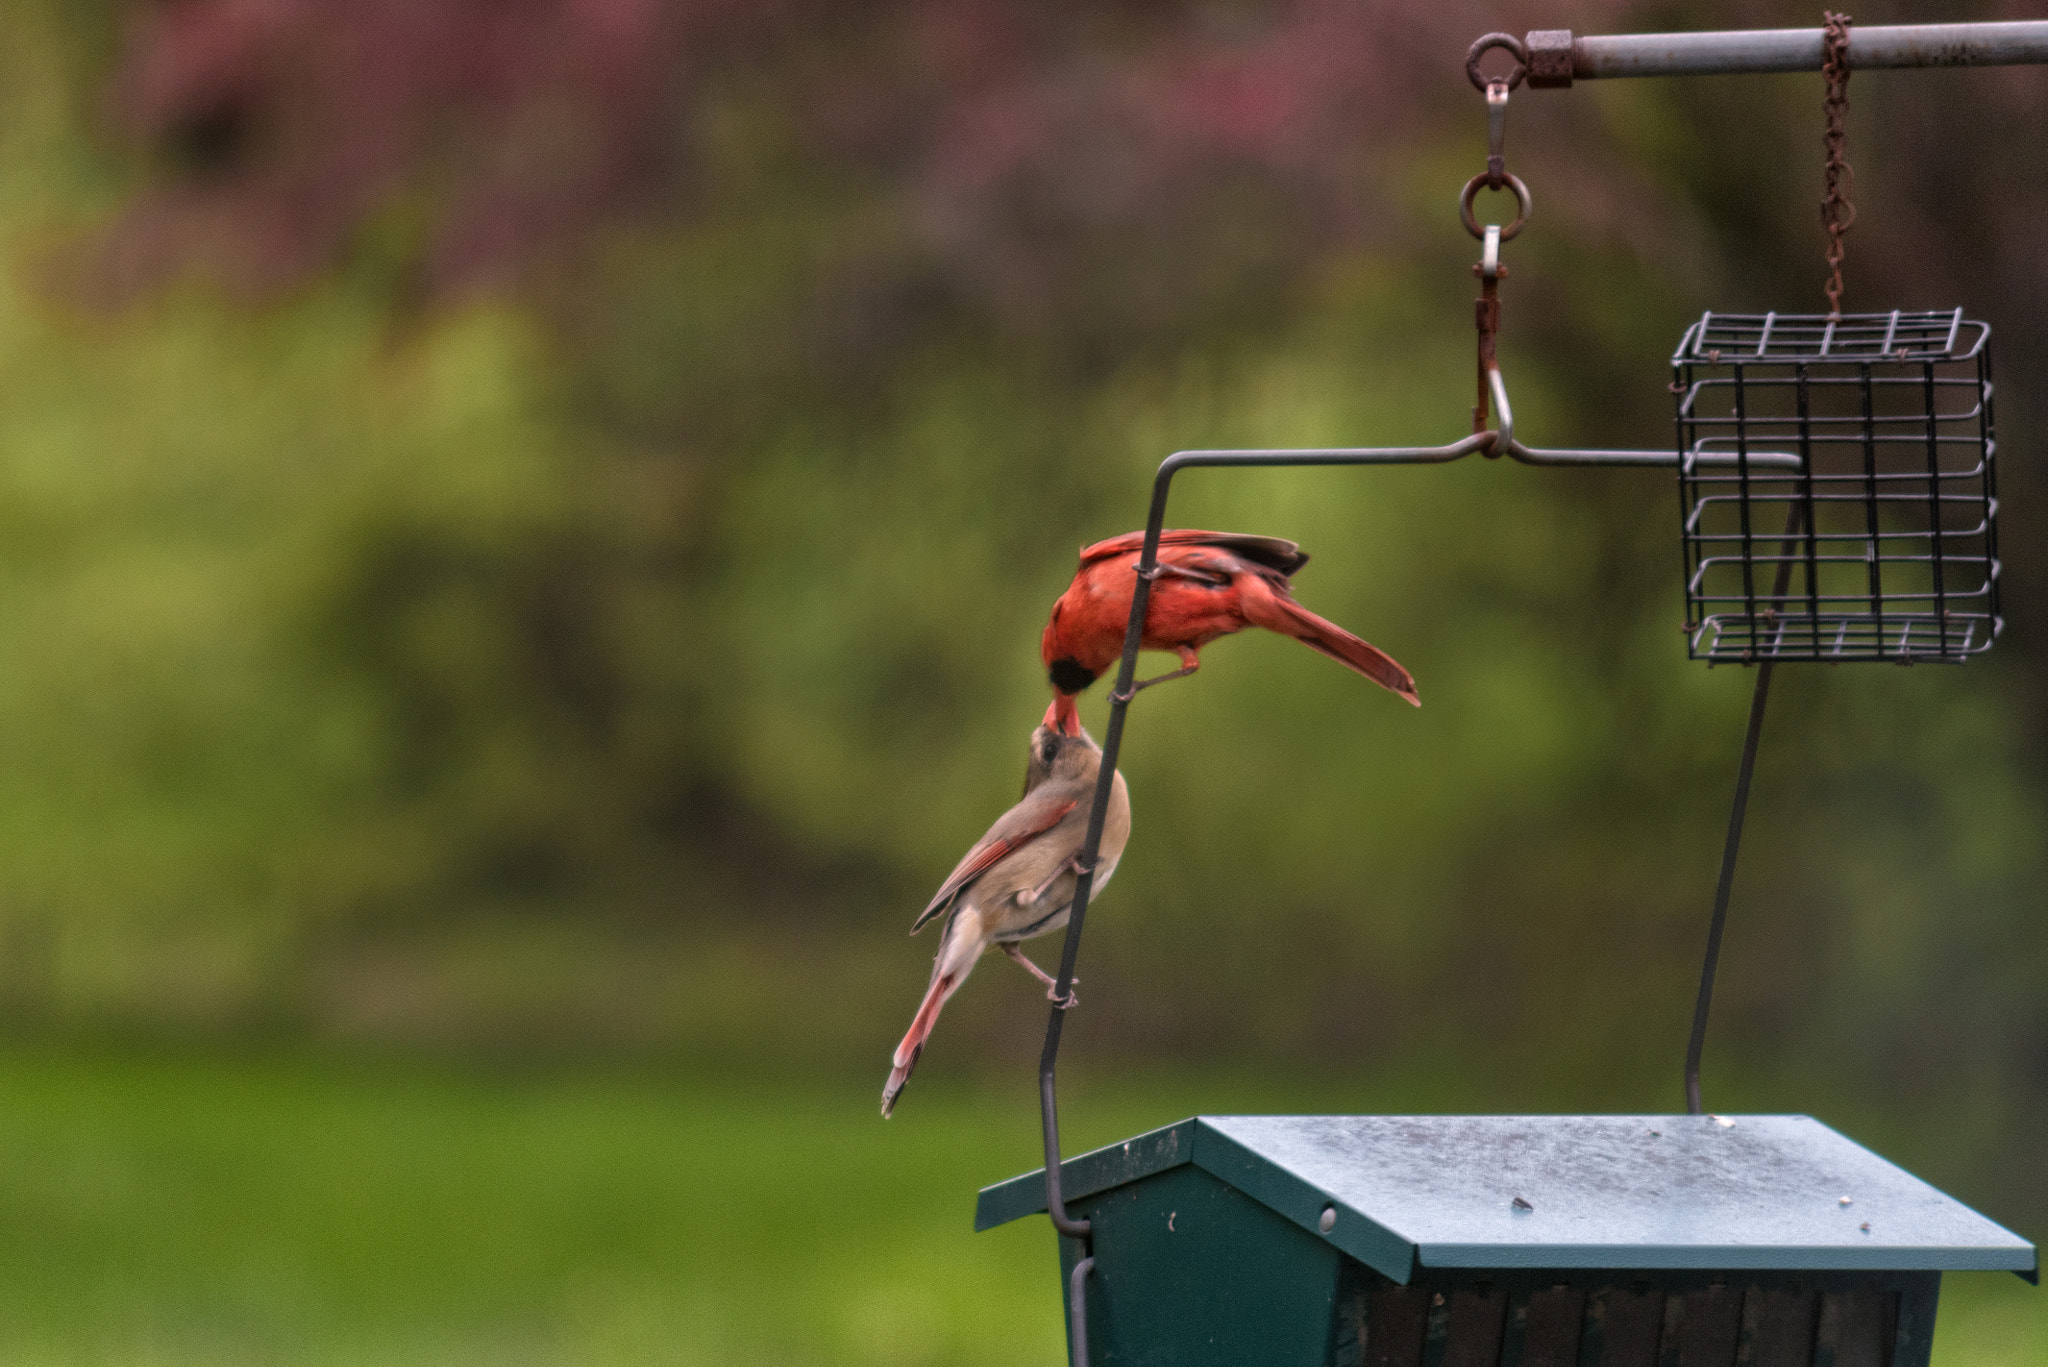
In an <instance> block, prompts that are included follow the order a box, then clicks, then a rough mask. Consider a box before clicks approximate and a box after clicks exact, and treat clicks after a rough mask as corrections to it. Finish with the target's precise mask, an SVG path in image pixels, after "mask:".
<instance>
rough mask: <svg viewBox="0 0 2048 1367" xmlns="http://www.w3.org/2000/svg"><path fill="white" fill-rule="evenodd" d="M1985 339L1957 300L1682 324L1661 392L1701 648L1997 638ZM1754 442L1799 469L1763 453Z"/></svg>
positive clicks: (1907, 650)
mask: <svg viewBox="0 0 2048 1367" xmlns="http://www.w3.org/2000/svg"><path fill="white" fill-rule="evenodd" d="M1990 343H1991V329H1990V328H1989V327H1988V326H1986V325H1985V324H1983V323H1980V322H1975V321H1972V320H1969V319H1966V318H1964V317H1963V311H1962V310H1961V309H1959V308H1958V309H1954V310H1951V311H1949V312H1946V313H1903V312H1893V313H1865V314H1846V315H1842V316H1840V317H1831V316H1829V315H1826V314H1776V313H1765V314H1716V313H1709V314H1706V315H1704V316H1703V317H1702V318H1701V319H1700V320H1699V321H1698V322H1697V323H1695V324H1693V325H1692V327H1691V328H1689V329H1687V331H1686V334H1685V338H1684V340H1683V341H1682V342H1680V343H1679V347H1678V351H1677V354H1675V355H1674V356H1673V357H1672V358H1671V366H1672V373H1673V380H1672V386H1671V387H1672V391H1673V392H1674V393H1675V394H1676V395H1677V397H1678V450H1679V453H1680V464H1679V490H1680V494H1681V498H1682V501H1683V505H1684V514H1685V522H1684V543H1685V605H1686V633H1687V644H1688V648H1689V650H1690V652H1691V655H1692V658H1693V659H1696V660H1708V661H1711V662H1716V663H1720V662H1728V661H1734V662H1739V663H1742V664H1750V663H1753V662H1756V661H1759V660H1764V659H1770V660H1775V661H1778V662H1780V663H1784V662H1788V661H1794V660H1797V661H1824V662H1827V663H1848V662H1853V661H1879V660H1881V661H1889V662H1891V663H1895V664H1914V663H1934V662H1941V663H1951V664H1953V663H1960V662H1962V661H1964V660H1967V659H1968V658H1969V657H1970V656H1972V655H1976V654H1980V653H1982V652H1983V651H1986V650H1989V649H1990V648H1991V643H1992V641H1993V640H1995V639H1996V638H1997V636H1998V631H1999V627H2000V625H2001V622H2000V619H1999V615H1998V497H1997V489H1996V484H1995V481H1994V478H1993V470H1992V462H1993V456H1994V454H1995V451H1996V444H1995V442H1994V440H1993V437H1992V427H1991V347H1990ZM1760 451H1787V452H1791V453H1793V454H1796V455H1797V456H1798V457H1799V464H1798V466H1797V468H1796V469H1789V470H1788V469H1785V468H1782V467H1777V466H1764V465H1755V464H1753V463H1752V462H1751V461H1750V460H1749V459H1748V457H1749V456H1750V454H1751V453H1753V452H1760ZM1704 456H1722V457H1727V456H1732V457H1734V461H1733V464H1732V465H1730V464H1729V463H1728V462H1727V461H1725V460H1723V461H1721V462H1719V463H1717V464H1711V465H1710V464H1707V463H1705V462H1703V461H1701V459H1700V458H1701V457H1704Z"/></svg>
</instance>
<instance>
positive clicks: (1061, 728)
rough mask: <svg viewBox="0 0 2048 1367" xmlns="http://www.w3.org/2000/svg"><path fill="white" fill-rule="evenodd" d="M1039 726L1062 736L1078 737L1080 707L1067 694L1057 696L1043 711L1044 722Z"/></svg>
mask: <svg viewBox="0 0 2048 1367" xmlns="http://www.w3.org/2000/svg"><path fill="white" fill-rule="evenodd" d="M1040 725H1042V726H1044V727H1045V728H1046V729H1047V730H1048V731H1057V732H1059V733H1060V734H1061V735H1063V736H1078V735H1080V734H1081V709H1080V706H1079V705H1078V704H1077V703H1076V702H1075V700H1074V699H1073V698H1071V697H1069V696H1068V695H1067V694H1065V693H1060V694H1057V695H1055V696H1054V698H1053V700H1052V706H1051V707H1048V708H1046V709H1045V720H1044V721H1043V722H1041V723H1040Z"/></svg>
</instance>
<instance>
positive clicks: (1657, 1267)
mask: <svg viewBox="0 0 2048 1367" xmlns="http://www.w3.org/2000/svg"><path fill="white" fill-rule="evenodd" d="M1061 1168H1062V1176H1063V1182H1062V1185H1063V1187H1064V1190H1065V1193H1066V1201H1067V1205H1068V1209H1069V1210H1070V1211H1072V1212H1075V1213H1077V1214H1081V1215H1084V1216H1085V1217H1086V1218H1087V1220H1088V1221H1089V1222H1090V1224H1091V1226H1092V1228H1093V1231H1094V1239H1093V1244H1094V1259H1095V1262H1094V1267H1093V1275H1092V1278H1091V1279H1090V1287H1089V1292H1088V1295H1087V1297H1086V1302H1085V1310H1084V1312H1083V1313H1084V1314H1085V1315H1086V1317H1087V1326H1086V1341H1087V1342H1088V1343H1089V1344H1090V1345H1091V1349H1092V1360H1093V1361H1094V1362H1095V1363H1097V1364H1110V1363H1134V1364H1135V1363H1146V1364H1154V1363H1158V1364H1164V1363H1173V1364H1177V1365H1180V1367H1196V1365H1197V1364H1211V1363H1213V1364H1218V1367H1222V1364H1243V1363H1261V1364H1273V1365H1274V1367H1283V1365H1286V1364H1300V1367H1311V1365H1314V1367H1579V1364H1585V1365H1586V1367H1595V1365H1596V1364H1597V1367H1737V1365H1738V1364H1741V1367H1925V1364H1926V1363H1927V1361H1928V1353H1929V1350H1930V1348H1931V1347H1932V1344H1933V1333H1934V1311H1935V1300H1936V1297H1937V1295H1938V1293H1939V1291H1940V1287H1941V1274H1942V1273H1943V1272H1948V1271H1958V1270H1965V1269H1968V1270H2005V1271H2010V1272H2016V1273H2018V1274H2020V1275H2021V1276H2023V1277H2026V1278H2027V1279H2029V1280H2033V1279H2034V1278H2035V1276H2036V1267H2037V1262H2036V1254H2035V1250H2034V1247H2033V1245H2031V1244H2029V1243H2028V1242H2026V1241H2025V1240H2024V1239H2021V1238H2020V1237H2019V1236H2017V1235H2015V1234H2012V1233H2010V1232H2008V1231H2007V1230H2004V1229H2002V1228H2000V1227H1999V1226H1998V1225H1995V1224H1993V1223H1992V1222H1991V1221H1989V1220H1987V1219H1985V1218H1984V1217H1983V1216H1981V1215H1979V1214H1977V1213H1976V1212H1975V1211H1972V1210H1970V1209H1968V1208H1967V1207H1965V1206H1963V1205H1961V1204H1959V1203H1958V1202H1956V1201H1954V1200H1952V1199H1950V1198H1949V1197H1947V1196H1944V1195H1943V1194H1942V1193H1941V1192H1939V1191H1936V1190H1935V1189H1934V1188H1933V1187H1930V1186H1928V1185H1927V1184H1926V1183H1924V1182H1922V1181H1920V1180H1919V1179H1918V1178H1915V1177H1913V1176H1912V1175H1911V1174H1909V1173H1906V1172H1904V1171H1901V1170H1900V1169H1899V1168H1897V1167H1894V1166H1893V1165H1892V1164H1890V1163H1888V1162H1886V1161H1885V1160H1884V1159H1882V1158H1880V1157H1878V1156H1877V1155H1876V1154H1874V1153H1872V1152H1870V1151H1869V1150H1868V1149H1865V1148H1863V1147H1862V1146H1860V1145H1858V1144H1855V1143H1853V1142H1851V1141H1850V1140H1848V1139H1845V1138H1843V1137H1842V1136H1841V1135H1839V1134H1837V1133H1836V1132H1835V1131H1833V1130H1831V1129H1829V1128H1828V1127H1827V1126H1826V1125H1823V1124H1821V1123H1820V1122H1819V1121H1817V1120H1814V1119H1812V1118H1810V1117H1808V1116H1799V1115H1758V1116H1739V1117H1725V1116H1723V1117H1717V1116H1707V1115H1676V1116H1669V1115H1661V1116H1660V1115H1652V1116H1616V1115H1603V1116H1202V1117H1198V1118H1196V1119H1192V1120H1184V1121H1181V1122H1180V1123H1179V1124H1177V1125H1170V1126H1168V1127H1166V1128H1165V1129H1161V1130H1154V1131H1153V1132H1151V1133H1150V1134H1145V1135H1140V1136H1138V1137H1137V1138H1135V1139H1131V1140H1128V1141H1126V1142H1124V1143H1122V1144H1117V1145H1113V1146H1111V1147H1109V1148H1105V1149H1098V1150H1096V1151H1095V1152H1093V1153H1088V1154H1083V1155H1081V1156H1080V1157H1077V1158H1074V1159H1071V1160H1069V1161H1067V1162H1066V1163H1064V1164H1062V1165H1061ZM1045 1191H1046V1185H1045V1177H1044V1174H1043V1172H1042V1171H1041V1172H1034V1173H1030V1174H1027V1175H1025V1176H1022V1177H1018V1178H1015V1179H1013V1180H1011V1181H1008V1182H1004V1183H1001V1184H999V1185H997V1186H992V1187H989V1188H986V1189H985V1190H983V1191H982V1192H981V1195H980V1201H979V1205H978V1207H977V1210H976V1214H975V1227H976V1228H977V1229H987V1228H990V1227H992V1226H995V1225H1000V1224H1003V1223H1005V1222H1007V1221H1010V1220H1015V1219H1018V1218H1021V1217H1024V1216H1027V1215H1032V1214H1036V1213H1039V1212H1043V1211H1044V1210H1045V1209H1046V1201H1045ZM1060 1243H1061V1248H1062V1252H1061V1258H1062V1269H1063V1271H1064V1272H1066V1273H1067V1274H1069V1275H1070V1276H1071V1274H1072V1273H1073V1271H1074V1268H1075V1265H1076V1263H1077V1262H1078V1261H1079V1259H1080V1256H1081V1254H1080V1245H1079V1243H1078V1241H1076V1240H1072V1239H1062V1240H1061V1241H1060ZM1073 1327H1074V1326H1071V1325H1070V1326H1069V1328H1070V1332H1071V1330H1072V1328H1073Z"/></svg>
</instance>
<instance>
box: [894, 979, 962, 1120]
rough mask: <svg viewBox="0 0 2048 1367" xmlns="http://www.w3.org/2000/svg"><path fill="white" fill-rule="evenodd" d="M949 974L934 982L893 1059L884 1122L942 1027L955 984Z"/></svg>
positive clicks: (933, 980)
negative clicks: (936, 1030)
mask: <svg viewBox="0 0 2048 1367" xmlns="http://www.w3.org/2000/svg"><path fill="white" fill-rule="evenodd" d="M954 981H955V980H954V978H953V975H952V974H950V973H948V974H945V975H944V976H942V977H938V978H934V979H932V985H931V987H930V989H929V990H927V991H926V992H925V994H924V1000H923V1001H922V1002H920V1003H919V1004H918V1008H917V1014H916V1015H915V1016H913V1017H911V1018H910V1029H908V1030H906V1031H905V1032H904V1034H903V1043H901V1044H899V1045H897V1046H896V1056H895V1058H893V1059H891V1060H890V1062H892V1063H893V1064H894V1065H895V1066H894V1067H893V1068H891V1069H890V1070H889V1080H888V1081H887V1082H886V1083H884V1084H883V1085H882V1118H883V1119H884V1120H886V1119H888V1118H889V1112H891V1111H893V1110H895V1109H896V1098H897V1097H899V1096H901V1095H903V1088H904V1086H905V1084H907V1083H908V1082H909V1081H910V1070H911V1069H913V1068H915V1067H917V1058H918V1055H920V1054H922V1053H923V1052H924V1042H925V1041H926V1040H928V1039H930V1038H931V1037H932V1027H933V1026H934V1025H937V1024H938V1023H939V1008H940V1007H942V1006H944V1005H945V1004H946V998H947V996H948V995H950V994H951V992H952V990H953V983H954Z"/></svg>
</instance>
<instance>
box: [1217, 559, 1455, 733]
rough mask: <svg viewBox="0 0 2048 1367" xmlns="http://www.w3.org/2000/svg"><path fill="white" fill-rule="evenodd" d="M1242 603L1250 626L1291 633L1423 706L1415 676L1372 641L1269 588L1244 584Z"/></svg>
mask: <svg viewBox="0 0 2048 1367" xmlns="http://www.w3.org/2000/svg"><path fill="white" fill-rule="evenodd" d="M1260 587H1261V588H1263V587H1264V586H1263V585H1261V586H1260ZM1243 603H1244V615H1245V620H1247V621H1249V622H1250V623H1252V625H1254V626H1261V627H1264V628H1266V630H1268V631H1277V632H1279V633H1280V634H1281V635H1283V636H1292V637H1293V638H1294V639H1295V640H1297V641H1300V642H1301V643H1302V644H1303V645H1305V646H1307V647H1309V649H1311V650H1316V651H1320V652H1322V653H1323V654H1325V655H1327V656H1329V657H1330V658H1331V659H1333V660H1335V661H1336V662H1337V663H1339V664H1341V665H1344V666H1346V667H1347V668H1350V669H1354V670H1356V671H1357V672H1359V673H1360V674H1363V675H1364V676H1365V677H1366V678H1368V679H1371V680H1372V681H1373V682H1374V683H1376V684H1378V685H1379V686H1380V687H1381V688H1384V689H1386V690H1387V691H1388V692H1389V693H1398V694H1400V695H1401V696H1402V697H1404V698H1406V699H1407V700H1408V701H1409V702H1411V703H1413V704H1414V705H1415V706H1417V707H1420V706H1422V699H1421V697H1420V696H1418V695H1417V694H1416V692H1415V676H1414V675H1412V674H1410V673H1409V672H1408V671H1407V670H1406V669H1403V668H1402V667H1401V662H1400V661H1399V660H1396V659H1395V658H1394V657H1393V656H1391V655H1389V654H1387V652H1385V651H1384V650H1381V649H1380V648H1379V647H1378V646H1376V645H1374V644H1373V643H1372V642H1370V641H1366V640H1361V639H1360V638H1358V637H1356V636H1353V635H1352V634H1351V633H1350V632H1348V631H1346V630H1345V629H1344V628H1342V627H1340V626H1338V625H1337V624H1336V623H1335V622H1332V621H1328V620H1327V619H1325V618H1322V617H1318V616H1316V615H1315V614H1314V613H1313V612H1310V611H1309V610H1308V609H1307V608H1305V607H1303V606H1302V605H1301V604H1299V603H1297V602H1295V601H1294V600H1293V599H1292V598H1288V597H1285V596H1283V595H1281V594H1278V593H1274V592H1272V591H1271V590H1267V591H1266V592H1263V593H1261V592H1258V591H1256V590H1253V589H1251V587H1250V585H1247V591H1246V593H1245V594H1244V597H1243Z"/></svg>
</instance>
